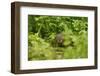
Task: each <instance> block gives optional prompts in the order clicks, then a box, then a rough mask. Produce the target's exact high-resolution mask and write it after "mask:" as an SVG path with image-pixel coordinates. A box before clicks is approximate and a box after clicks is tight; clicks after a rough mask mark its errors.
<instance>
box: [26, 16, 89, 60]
mask: <svg viewBox="0 0 100 76" xmlns="http://www.w3.org/2000/svg"><path fill="white" fill-rule="evenodd" d="M87 31H88V18H87V17H73V16H40V15H29V16H28V60H56V59H74V58H75V59H78V58H87V57H88V37H87V36H88V32H87ZM57 35H59V37H58V38H56V37H57ZM60 36H61V37H60ZM57 39H59V40H60V41H62V42H61V43H59V42H57Z"/></svg>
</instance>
